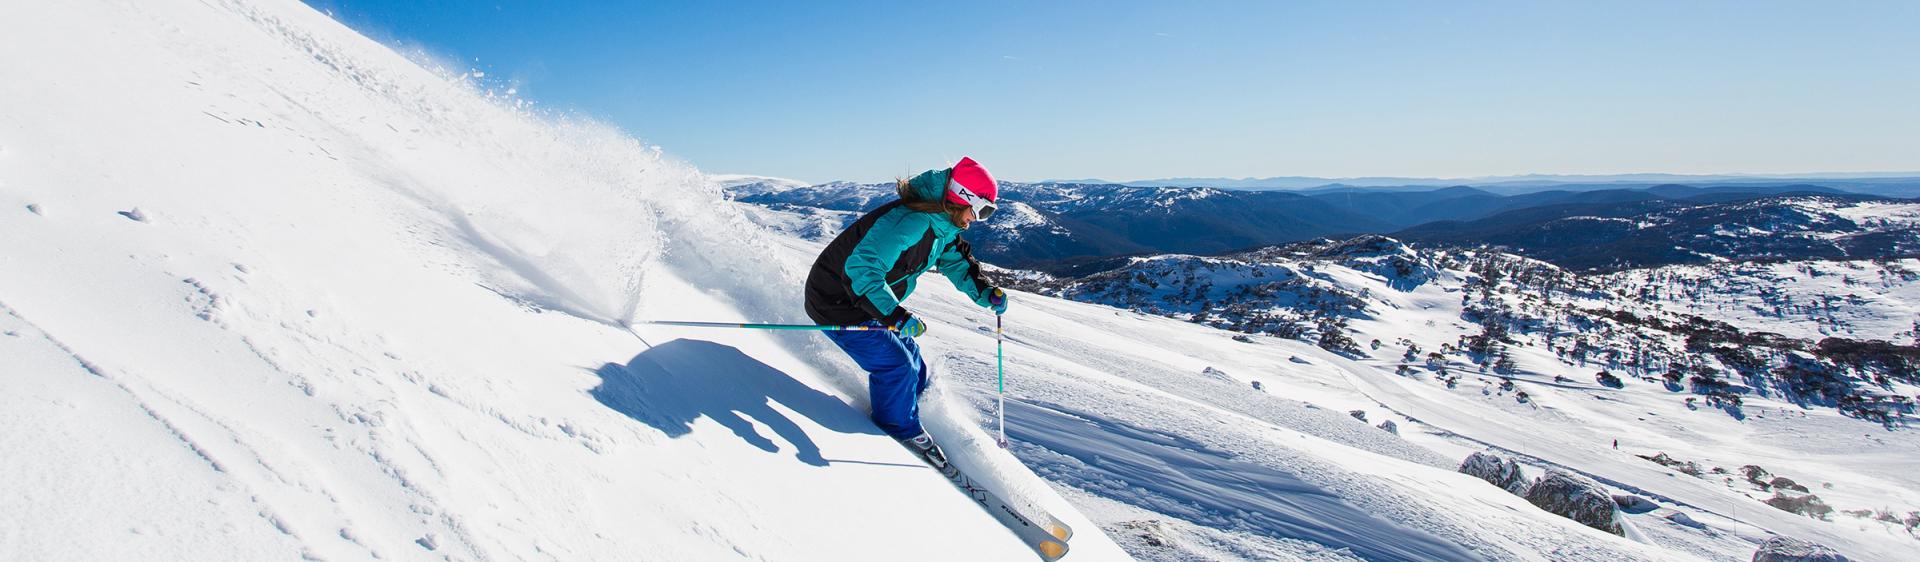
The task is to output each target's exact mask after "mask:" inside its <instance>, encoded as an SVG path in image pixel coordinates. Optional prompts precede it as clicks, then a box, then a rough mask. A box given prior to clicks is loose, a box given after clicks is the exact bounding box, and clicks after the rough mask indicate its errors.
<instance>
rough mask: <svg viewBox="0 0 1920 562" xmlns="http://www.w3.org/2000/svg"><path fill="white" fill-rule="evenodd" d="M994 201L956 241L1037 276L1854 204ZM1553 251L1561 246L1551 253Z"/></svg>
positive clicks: (1377, 193) (770, 191)
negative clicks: (1140, 262) (1314, 247)
mask: <svg viewBox="0 0 1920 562" xmlns="http://www.w3.org/2000/svg"><path fill="white" fill-rule="evenodd" d="M722 183H723V185H724V186H725V188H726V189H727V190H728V192H729V193H730V194H731V195H732V196H733V197H734V198H735V199H736V200H738V201H741V202H746V203H754V204H760V205H765V206H769V207H773V208H805V209H818V210H827V211H835V212H845V214H843V215H832V216H833V217H838V220H842V221H849V220H852V219H853V218H855V217H857V216H858V213H860V212H864V211H866V210H869V209H872V208H874V207H877V206H879V205H881V204H883V203H885V202H887V201H891V200H892V199H893V198H894V190H893V185H892V184H890V183H879V184H856V183H849V182H834V183H827V184H821V185H813V186H800V185H795V183H794V182H790V181H786V180H765V181H756V179H755V178H751V177H744V176H735V177H731V178H730V179H729V181H725V182H722ZM1002 192H1003V193H1004V194H1005V195H1004V197H1005V201H1004V204H1003V211H1002V213H1001V215H1000V216H999V217H996V218H995V219H994V220H990V221H986V222H985V223H982V225H981V226H980V227H978V228H976V229H975V230H974V231H973V232H970V233H968V235H967V237H968V239H969V240H971V241H972V242H973V243H974V246H975V250H976V252H977V253H978V254H979V255H980V256H981V257H982V258H984V259H986V260H988V261H990V262H993V263H996V264H1000V265H1004V266H1008V267H1016V268H1026V269H1044V270H1049V271H1063V270H1068V269H1074V268H1076V267H1077V266H1081V265H1084V264H1087V263H1089V262H1096V261H1098V260H1101V259H1103V258H1109V257H1114V256H1126V255H1144V254H1160V253H1187V254H1214V253H1222V252H1229V251H1233V250H1237V249H1244V248H1251V247H1257V246H1264V245H1270V244H1282V243H1288V242H1296V241H1302V240H1311V239H1315V238H1323V237H1345V236H1352V235H1359V234H1385V233H1398V234H1397V235H1398V236H1402V237H1404V238H1406V239H1408V240H1414V241H1427V242H1436V243H1448V244H1462V245H1478V244H1504V245H1515V246H1516V247H1520V248H1536V249H1537V251H1548V248H1549V247H1551V246H1552V245H1553V243H1554V242H1552V241H1550V240H1537V241H1536V240H1534V238H1537V237H1550V236H1563V237H1564V235H1563V234H1560V233H1557V232H1556V231H1553V230H1551V228H1549V227H1547V226H1542V225H1546V224H1548V223H1550V222H1551V221H1558V220H1562V219H1567V218H1569V217H1575V216H1592V217H1603V218H1625V217H1632V216H1637V215H1641V214H1645V213H1649V212H1654V211H1661V210H1667V209H1674V208H1681V207H1686V206H1697V205H1712V204H1722V203H1735V202H1739V201H1746V200H1753V199H1758V198H1765V197H1778V196H1786V195H1802V196H1812V195H1829V196H1834V197H1865V196H1857V195H1848V194H1845V193H1843V192H1841V191H1839V190H1836V189H1833V188H1830V187H1825V186H1821V185H1812V184H1784V185H1707V186H1694V185H1681V184H1660V185H1655V186H1648V187H1642V188H1637V189H1605V190H1548V191H1536V192H1529V193H1523V194H1513V195H1503V194H1499V193H1494V192H1490V191H1487V190H1484V189H1480V188H1477V187H1468V186H1448V187H1441V188H1431V189H1417V190H1414V189H1375V188H1355V187H1340V188H1324V189H1316V190H1307V191H1237V190H1227V189H1215V188H1205V187H1187V188H1160V187H1136V186H1127V185H1118V184H1075V183H1031V184H1028V183H1014V182H1007V184H1006V185H1005V186H1003V191H1002ZM1554 224H1556V225H1562V224H1565V223H1554ZM803 226H804V227H805V230H806V231H807V232H796V234H800V235H803V236H830V235H831V234H833V233H836V232H838V229H837V228H832V227H831V226H830V225H823V224H820V223H818V222H817V221H816V222H807V223H804V224H803ZM1556 228H1557V227H1556ZM1542 229H1546V230H1542ZM1581 234H1582V235H1583V236H1584V235H1585V234H1587V233H1584V232H1582V233H1581ZM1589 241H1591V240H1589ZM1565 251H1571V248H1569V249H1567V250H1563V251H1561V252H1563V253H1564V252H1565ZM1738 253H1739V252H1735V254H1738ZM1790 253H1791V252H1790ZM1801 253H1804V252H1801ZM1654 254H1656V253H1655V252H1642V253H1641V257H1640V258H1638V259H1636V260H1630V261H1635V262H1639V261H1646V260H1652V261H1655V262H1661V263H1668V262H1670V261H1671V260H1674V259H1681V257H1680V256H1679V255H1675V256H1667V257H1655V256H1654ZM1660 255H1662V256H1665V254H1660ZM1542 259H1547V258H1542ZM1687 259H1693V258H1687ZM1577 261H1578V263H1581V264H1583V267H1585V266H1597V265H1603V264H1594V263H1589V262H1591V261H1592V260H1590V259H1585V258H1581V259H1580V260H1577ZM1684 262H1685V261H1684V260H1682V261H1681V262H1675V263H1684Z"/></svg>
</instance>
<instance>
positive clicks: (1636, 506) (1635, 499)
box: [1613, 494, 1660, 513]
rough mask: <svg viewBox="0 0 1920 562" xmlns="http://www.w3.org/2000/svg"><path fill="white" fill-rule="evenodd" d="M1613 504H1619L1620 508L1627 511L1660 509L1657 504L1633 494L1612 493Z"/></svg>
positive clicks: (1639, 511)
mask: <svg viewBox="0 0 1920 562" xmlns="http://www.w3.org/2000/svg"><path fill="white" fill-rule="evenodd" d="M1613 505H1617V506H1620V510H1621V511H1625V512H1627V513H1646V512H1649V511H1653V510H1656V509H1660V505H1659V504H1656V503H1653V502H1652V501H1648V500H1647V498H1643V497H1640V496H1636V495H1633V494H1614V495H1613Z"/></svg>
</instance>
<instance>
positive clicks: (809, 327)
mask: <svg viewBox="0 0 1920 562" xmlns="http://www.w3.org/2000/svg"><path fill="white" fill-rule="evenodd" d="M636 323H637V324H646V325H650V326H684V327H689V328H738V329H745V330H806V331H813V332H872V331H884V330H890V329H891V328H887V327H884V326H862V325H853V326H833V325H821V324H755V323H740V322H687V321H682V320H641V321H639V322H636Z"/></svg>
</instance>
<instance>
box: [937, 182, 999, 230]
mask: <svg viewBox="0 0 1920 562" xmlns="http://www.w3.org/2000/svg"><path fill="white" fill-rule="evenodd" d="M947 191H951V192H953V194H954V195H958V196H960V199H962V200H965V201H966V202H967V206H970V207H973V220H980V221H983V220H987V218H988V217H991V216H993V211H994V210H996V209H998V208H999V207H997V206H995V205H994V204H993V201H991V200H988V199H987V198H985V197H981V196H979V195H975V194H974V193H973V192H972V191H968V190H967V188H964V187H960V184H958V183H949V184H948V186H947Z"/></svg>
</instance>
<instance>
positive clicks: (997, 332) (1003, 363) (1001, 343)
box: [993, 314, 1007, 449]
mask: <svg viewBox="0 0 1920 562" xmlns="http://www.w3.org/2000/svg"><path fill="white" fill-rule="evenodd" d="M1003 318H1005V316H1003V315H1000V314H995V315H993V363H994V366H995V367H996V368H997V369H999V371H1000V442H999V445H1000V448H1002V449H1005V448H1007V339H1006V325H1005V324H1004V320H1002V319H1003Z"/></svg>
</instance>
